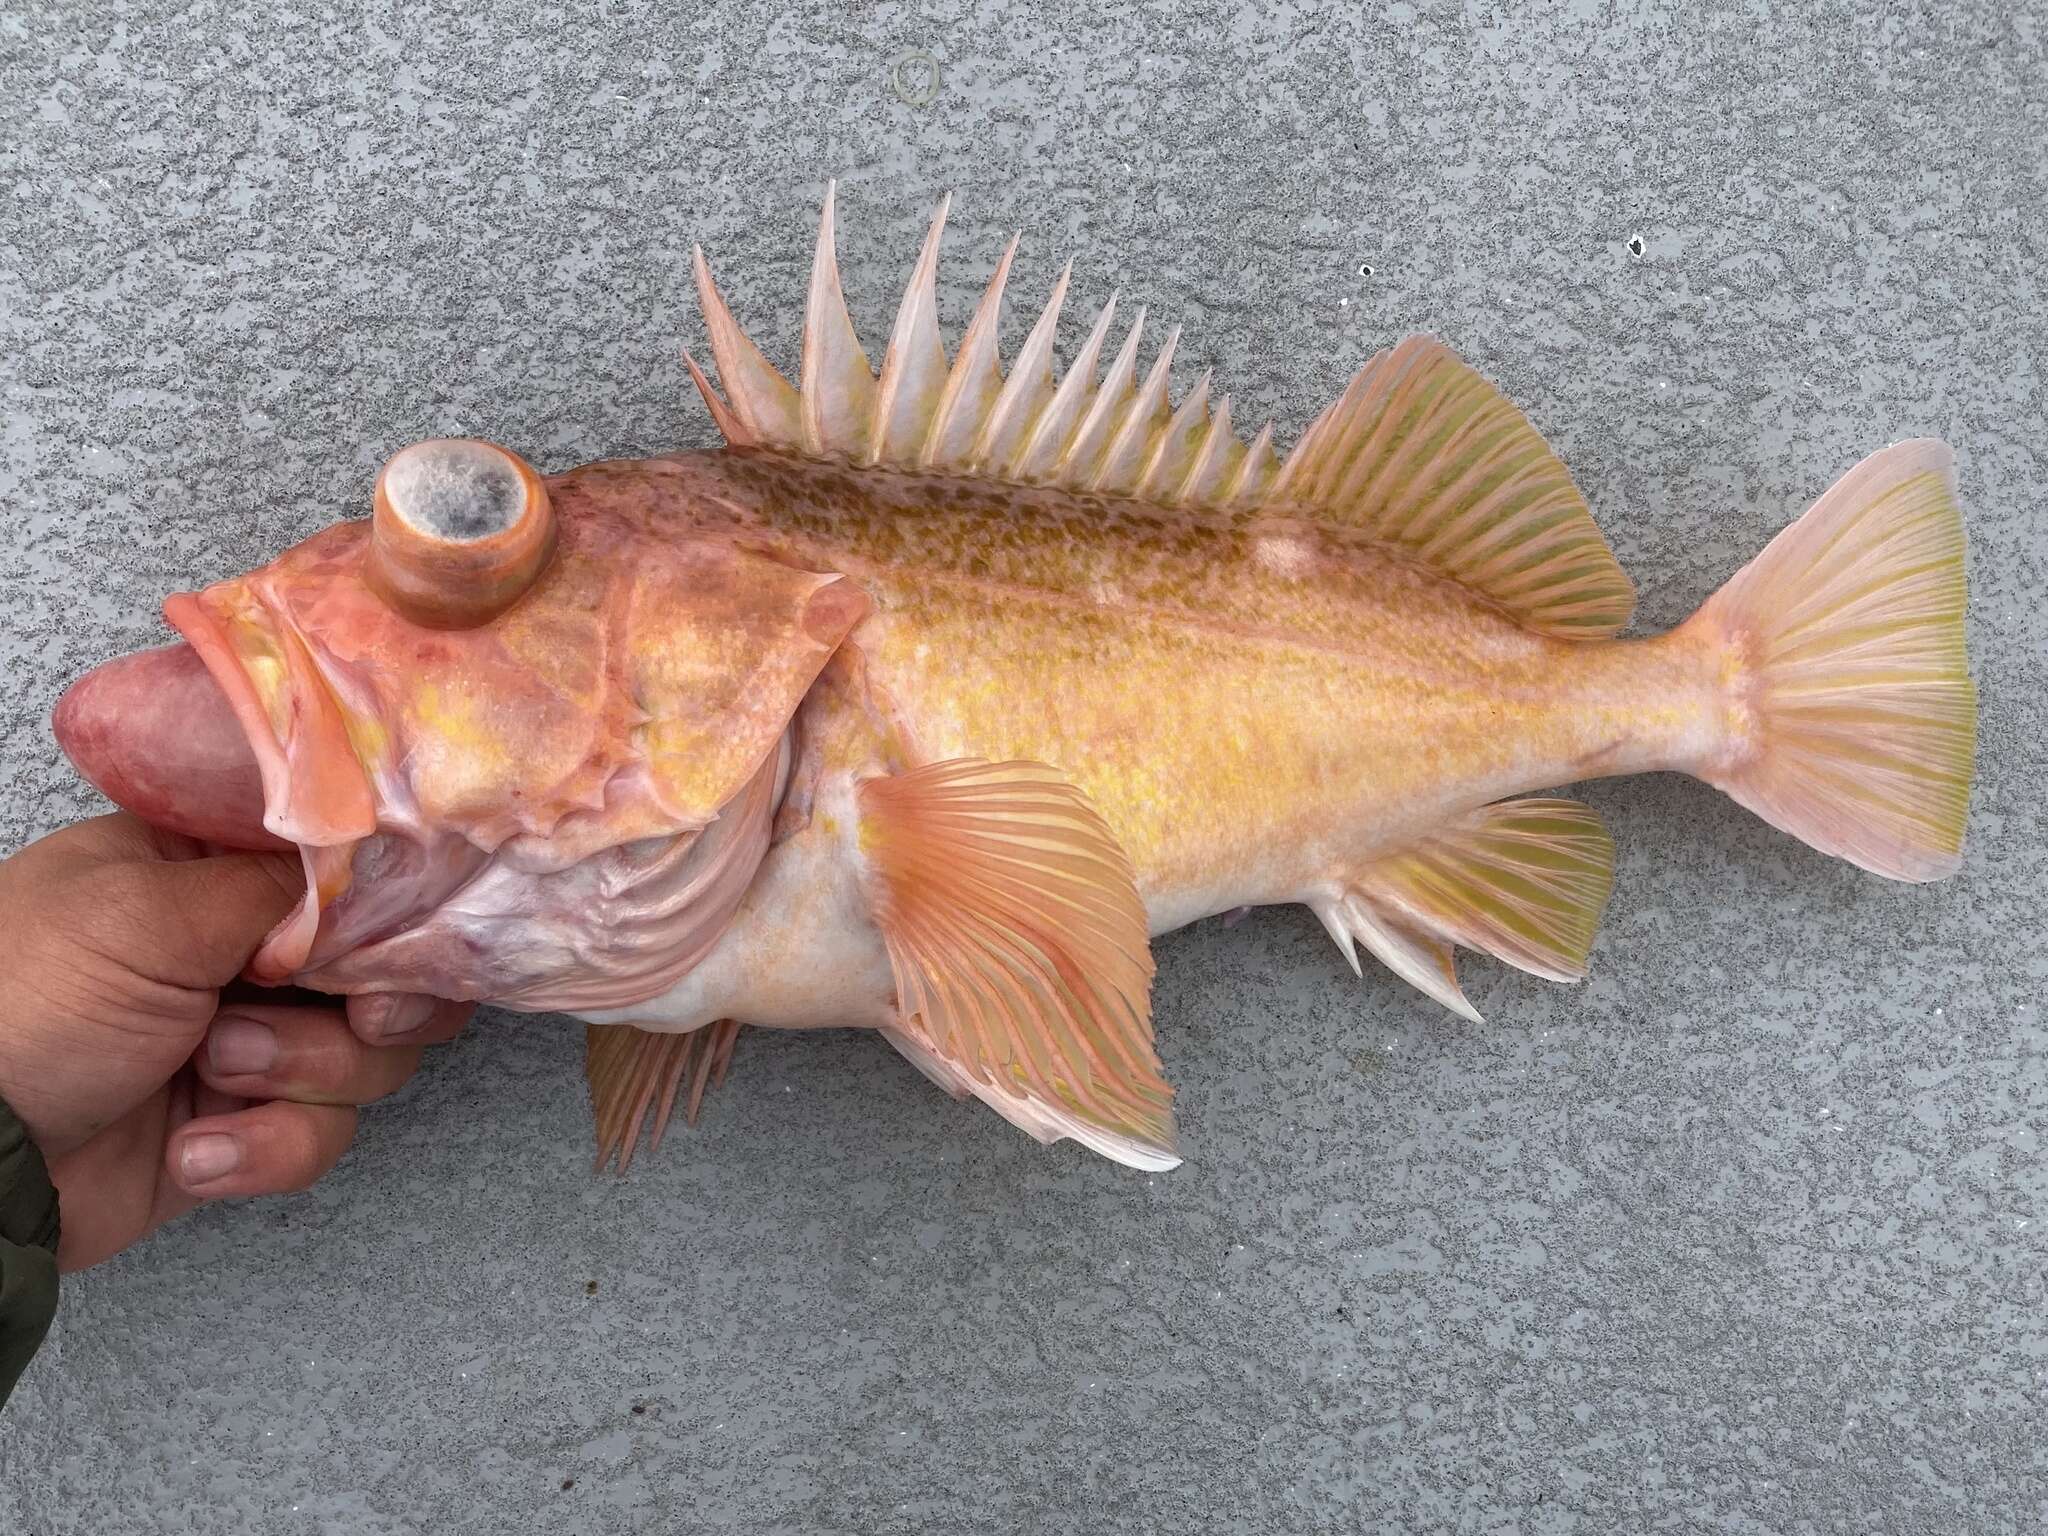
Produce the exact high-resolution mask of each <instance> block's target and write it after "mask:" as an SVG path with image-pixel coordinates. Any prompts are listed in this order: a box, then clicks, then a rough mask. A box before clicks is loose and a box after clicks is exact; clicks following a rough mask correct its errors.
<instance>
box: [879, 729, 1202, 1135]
mask: <svg viewBox="0 0 2048 1536" xmlns="http://www.w3.org/2000/svg"><path fill="white" fill-rule="evenodd" d="M859 804H860V812H861V845H862V848H863V850H864V851H865V852H866V854H867V856H868V858H869V861H870V865H871V888H872V897H873V904H874V912H875V920H876V922H877V924H878V925H879V926H880V927H881V930H882V936H883V940H884V943H885V945H886V947H887V949H888V953H889V961H890V968H891V970H892V971H893V972H894V974H895V977H896V987H897V994H898V1001H899V1008H900V1013H901V1018H900V1020H899V1022H898V1024H897V1025H896V1026H894V1028H895V1031H896V1032H897V1033H899V1034H900V1035H902V1036H903V1039H904V1041H907V1042H908V1043H909V1044H910V1045H912V1046H914V1047H916V1050H907V1049H905V1047H904V1044H902V1043H900V1042H899V1043H898V1044H897V1048H898V1049H899V1050H903V1051H904V1054H906V1055H909V1056H911V1058H912V1059H913V1060H915V1061H919V1064H920V1066H921V1067H922V1068H923V1069H924V1070H925V1071H926V1072H927V1075H930V1076H934V1077H935V1078H938V1079H940V1080H941V1081H943V1082H949V1083H950V1082H952V1081H958V1082H960V1083H964V1084H965V1085H966V1086H967V1087H968V1088H969V1089H970V1090H971V1091H972V1092H973V1093H974V1094H975V1095H976V1096H977V1097H979V1098H981V1099H983V1100H984V1101H986V1102H987V1103H989V1104H990V1105H991V1106H992V1107H994V1108H995V1109H996V1110H997V1111H998V1112H999V1113H1001V1114H1002V1115H1003V1116H1004V1117H1005V1118H1007V1119H1009V1120H1011V1121H1012V1122H1013V1123H1016V1124H1018V1125H1021V1126H1023V1127H1024V1128H1025V1129H1027V1130H1029V1131H1031V1132H1032V1134H1034V1135H1040V1136H1042V1137H1046V1136H1050V1137H1057V1136H1069V1137H1072V1138H1074V1139H1075V1140H1078V1141H1080V1142H1082V1143H1083V1144H1084V1145H1087V1146H1090V1147H1093V1148H1095V1149H1096V1150H1097V1151H1102V1152H1105V1153H1106V1155H1108V1156H1111V1157H1115V1158H1117V1159H1118V1160H1120V1161H1124V1162H1127V1163H1130V1164H1132V1165H1133V1166H1137V1167H1149V1168H1158V1167H1170V1166H1172V1165H1173V1164H1174V1163H1175V1162H1177V1161H1178V1159H1177V1157H1176V1156H1175V1154H1174V1152H1173V1122H1172V1090H1171V1089H1170V1088H1169V1087H1168V1086H1167V1084H1166V1082H1165V1079H1164V1078H1163V1077H1162V1076H1161V1074H1160V1068H1159V1060H1158V1057H1157V1055H1156V1054H1154V1051H1153V1048H1152V1026H1151V1004H1150V988H1151V981H1152V956H1151V950H1150V947H1149V944H1148V942H1147V938H1146V921H1145V909H1144V904H1143V903H1142V902H1141V901H1140V900H1139V898H1138V892H1137V886H1136V883H1135V879H1134V876H1133V874H1132V871H1131V865H1130V860H1129V858H1128V857H1127V856H1126V855H1125V854H1124V852H1123V850H1122V849H1121V848H1120V847H1119V846H1118V845H1117V843H1116V841H1115V838H1114V837H1113V836H1112V834H1111V833H1110V831H1109V828H1108V827H1107V825H1106V824H1104V822H1103V821H1102V818H1101V816H1100V815H1099V814H1098V813H1097V812H1096V810H1095V809H1094V807H1093V806H1092V805H1091V804H1090V803H1089V802H1088V800H1087V798H1086V797H1085V796H1084V795H1082V794H1081V792H1080V791H1079V790H1078V789H1076V788H1075V787H1074V786H1073V785H1072V784H1070V783H1069V782H1068V781H1067V780H1065V779H1064V778H1062V777H1061V776H1060V775H1059V774H1057V773H1056V772H1054V771H1053V770H1052V769H1050V768H1047V767H1045V766H1044V765H1043V764H1038V763H1022V762H1012V763H987V762H982V761H980V760H977V759H969V758H963V759H956V760H953V761H950V762H944V763H934V764H929V765H927V766H925V767H922V768H917V769H913V770H911V771H910V772H908V773H904V774H897V775H894V776H891V777H885V778H876V779H870V780H868V781H866V782H865V783H863V784H862V785H861V787H860V791H859ZM919 1052H923V1053H926V1054H927V1055H929V1056H931V1057H933V1058H936V1060H937V1062H938V1063H940V1064H942V1066H943V1071H942V1072H941V1071H935V1070H934V1069H933V1068H932V1066H931V1065H930V1064H928V1063H926V1062H924V1061H923V1060H922V1059H921V1057H920V1056H919V1054H918V1053H919Z"/></svg>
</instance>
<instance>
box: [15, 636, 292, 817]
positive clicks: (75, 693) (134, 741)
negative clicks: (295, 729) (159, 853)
mask: <svg viewBox="0 0 2048 1536" xmlns="http://www.w3.org/2000/svg"><path fill="white" fill-rule="evenodd" d="M50 724H51V727H52V729H53V730H54V732H55V734H56V737H57V742H58V745H59V746H61V747H62V748H63V749H64V754H65V756H67V757H68V758H70V759H71V762H72V765H73V766H74V767H75V768H77V770H78V772H79V775H80V777H82V778H84V779H85V781H86V782H87V783H89V784H91V785H92V786H93V788H95V789H97V790H98V791H99V792H100V793H101V794H103V795H105V796H106V797H107V798H108V799H109V800H111V801H113V802H114V803H115V804H116V805H118V806H120V807H121V808H122V809H124V810H126V811H129V812H132V813H133V814H135V815H137V816H140V817H141V818H142V819H143V820H144V821H147V822H150V823H151V824H152V825H155V826H158V827H162V828H164V829H165V830H167V831H171V832H177V833H181V834H183V835H184V836H186V837H190V838H194V839H197V840H198V841H199V842H201V843H202V844H212V845H216V846H219V847H224V848H250V849H261V850H287V849H290V848H291V847H292V846H293V845H292V844H291V843H290V842H288V841H286V840H285V839H283V838H280V837H278V836H277V835H276V834H274V833H272V832H271V831H269V830H268V829H267V828H265V827H264V825H263V810H264V805H263V784H262V780H261V777H260V773H259V770H258V767H257V762H256V756H255V754H254V752H253V751H251V749H250V747H249V744H248V737H247V732H246V731H245V730H244V729H243V727H242V724H241V722H240V721H239V720H238V719H236V718H235V715H234V712H233V711H232V710H231V709H230V708H229V705H228V701H227V697H226V695H224V694H223V693H222V692H221V690H220V687H219V685H218V684H217V683H215V682H214V680H213V678H212V676H211V675H210V674H209V673H208V671H207V669H206V665H205V663H204V662H202V661H201V660H200V658H199V656H198V653H197V652H195V651H194V650H193V649H192V647H191V646H189V645H183V644H174V645H166V646H160V647H157V648H154V649H151V650H143V651H134V652H131V653H129V654H128V655H125V656H117V657H115V658H114V659H113V660H111V661H106V662H102V663H101V664H100V665H99V666H96V667H94V668H93V669H92V670H91V671H89V672H87V673H86V674H85V675H84V676H82V677H80V678H79V679H77V681H75V682H74V683H72V685H71V686H70V687H69V688H67V689H66V690H65V691H64V694H63V696H62V697H61V698H59V699H58V700H57V707H56V709H55V710H54V711H53V712H52V714H51V718H50Z"/></svg>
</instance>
